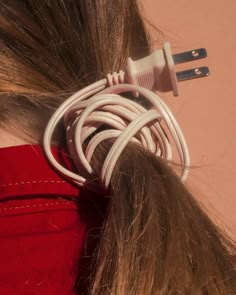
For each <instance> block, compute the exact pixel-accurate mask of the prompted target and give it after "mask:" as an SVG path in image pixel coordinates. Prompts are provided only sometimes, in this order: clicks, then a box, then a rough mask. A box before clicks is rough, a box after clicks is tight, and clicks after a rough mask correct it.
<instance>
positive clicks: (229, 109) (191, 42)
mask: <svg viewBox="0 0 236 295" xmlns="http://www.w3.org/2000/svg"><path fill="white" fill-rule="evenodd" d="M142 2H143V6H144V8H145V11H146V12H145V15H146V17H147V19H149V20H150V21H151V22H152V23H153V24H154V25H155V26H157V27H158V28H159V29H161V30H162V32H163V33H164V34H165V36H166V37H165V38H166V39H167V40H169V41H170V43H171V47H172V50H173V53H178V52H182V51H186V50H191V49H195V48H199V47H205V48H206V49H207V51H208V57H207V58H206V59H203V60H200V61H195V62H193V63H188V64H184V65H183V66H178V67H177V69H188V68H192V67H194V66H204V65H206V66H208V67H209V68H210V72H211V75H210V76H209V77H206V78H201V79H196V80H189V81H186V82H181V83H179V92H180V96H179V97H173V95H172V93H165V94H160V96H161V97H162V98H165V100H166V102H167V103H168V104H169V106H171V108H172V110H173V112H174V114H175V115H176V117H177V119H178V121H179V123H180V125H181V127H182V130H183V132H184V134H185V136H186V140H187V142H188V145H189V149H190V153H191V163H192V165H197V166H201V167H199V168H194V169H192V171H191V174H190V177H189V180H188V185H189V187H190V189H191V190H192V191H193V192H194V194H195V195H196V197H197V198H198V199H199V200H200V201H201V203H202V204H203V205H204V206H205V207H206V209H207V210H208V212H209V213H210V215H211V216H212V217H213V218H214V220H215V221H217V223H218V224H220V225H221V226H222V227H223V228H224V229H226V230H227V232H228V233H229V234H230V235H231V236H233V238H234V239H236V165H235V164H236V156H235V152H236V136H235V134H236V94H235V93H236V79H235V76H236V14H235V11H236V2H235V0H227V1H206V0H198V1H191V0H178V1H173V0H163V1H157V0H143V1H142ZM153 37H154V38H155V39H157V40H158V38H159V37H158V34H157V33H155V32H154V31H153ZM155 46H156V47H157V45H155Z"/></svg>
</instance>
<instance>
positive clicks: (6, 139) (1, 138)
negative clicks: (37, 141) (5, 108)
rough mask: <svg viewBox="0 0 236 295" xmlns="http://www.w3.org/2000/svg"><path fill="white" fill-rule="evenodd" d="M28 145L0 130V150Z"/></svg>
mask: <svg viewBox="0 0 236 295" xmlns="http://www.w3.org/2000/svg"><path fill="white" fill-rule="evenodd" d="M23 144H29V142H27V141H26V140H24V139H22V138H20V137H18V136H17V135H15V134H12V133H10V132H9V131H6V130H3V129H0V148H4V147H10V146H17V145H23Z"/></svg>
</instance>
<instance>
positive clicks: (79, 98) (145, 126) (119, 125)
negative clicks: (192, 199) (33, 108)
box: [44, 71, 190, 187]
mask: <svg viewBox="0 0 236 295" xmlns="http://www.w3.org/2000/svg"><path fill="white" fill-rule="evenodd" d="M124 81H125V74H124V72H123V71H120V72H119V73H113V74H109V75H108V77H107V79H103V80H101V81H98V82H96V83H94V84H92V85H90V86H88V87H86V88H84V89H82V90H79V91H78V92H76V93H75V94H73V95H72V96H71V97H70V98H68V99H67V100H66V101H65V102H64V103H63V104H62V105H61V106H60V107H59V108H58V109H57V110H56V112H55V113H54V115H53V116H52V117H51V119H50V121H49V123H48V125H47V128H46V131H45V134H44V149H45V153H46V155H47V157H48V159H49V161H50V162H51V164H52V165H53V166H54V167H55V168H56V169H57V170H58V171H59V172H60V173H61V174H62V175H64V176H65V177H67V178H68V179H70V180H71V181H73V182H74V183H76V184H77V185H79V186H83V185H84V184H85V183H86V178H85V177H83V176H82V175H79V174H76V173H74V172H72V171H70V170H68V169H66V168H65V167H63V166H62V165H60V164H59V163H58V162H57V161H56V159H55V158H54V157H53V154H52V152H51V148H50V145H51V140H52V135H53V132H54V130H55V127H56V125H57V124H58V123H59V121H60V120H61V119H62V118H63V117H64V124H65V127H66V133H67V143H68V148H69V152H70V156H71V158H72V159H73V162H74V164H75V166H76V167H77V169H78V171H81V170H84V169H85V171H86V172H87V173H89V174H92V173H93V168H92V167H91V164H90V161H91V158H92V156H93V153H94V151H95V149H96V147H97V146H98V145H99V143H101V142H102V141H103V140H105V139H108V138H116V140H115V142H114V144H113V145H112V147H111V149H110V151H109V153H108V154H107V157H106V159H105V161H104V163H103V166H102V169H101V180H102V182H103V184H104V185H105V187H108V186H109V182H110V179H111V175H112V171H113V169H114V167H115V164H116V162H117V160H118V159H119V156H120V154H121V153H122V151H123V150H124V148H125V147H126V145H127V144H128V142H129V141H133V142H136V143H138V144H140V145H142V146H143V147H144V148H145V149H147V150H149V151H151V152H152V153H155V154H156V155H157V156H159V157H162V158H164V159H167V160H171V159H172V148H171V145H170V138H168V137H167V132H166V131H167V130H168V134H169V135H168V136H171V137H172V139H173V142H174V143H175V145H176V148H177V151H178V153H179V157H180V161H181V164H182V171H181V179H182V180H183V181H184V180H185V179H186V177H187V175H188V167H189V165H190V158H189V152H188V147H187V144H186V142H185V139H184V136H183V134H182V131H181V129H180V127H179V125H178V123H177V121H176V119H175V118H174V116H173V114H172V112H171V111H170V109H169V108H168V106H167V105H166V104H165V103H164V102H163V101H162V100H161V99H160V97H159V96H157V95H156V94H155V93H154V92H152V91H150V90H148V89H146V88H143V87H141V86H136V85H131V84H123V83H124ZM114 84H115V85H114ZM107 86H109V87H108V88H106V87H107ZM130 91H131V92H133V93H139V94H141V95H142V96H143V97H144V98H145V99H147V101H149V103H151V105H152V107H151V108H149V109H145V108H144V107H143V106H141V105H140V104H139V103H137V102H135V101H133V100H130V99H128V98H125V97H123V96H121V94H122V93H123V92H130ZM101 126H105V127H106V128H105V130H102V131H100V132H98V128H100V127H101ZM166 128H167V130H166ZM88 139H89V142H88V145H87V147H86V149H85V151H84V150H83V143H84V142H85V141H86V140H88Z"/></svg>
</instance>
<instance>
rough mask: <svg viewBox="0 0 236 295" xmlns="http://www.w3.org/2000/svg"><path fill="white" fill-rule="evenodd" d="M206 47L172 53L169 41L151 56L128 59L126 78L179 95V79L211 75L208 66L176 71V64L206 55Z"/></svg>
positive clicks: (153, 88)
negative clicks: (134, 59)
mask: <svg viewBox="0 0 236 295" xmlns="http://www.w3.org/2000/svg"><path fill="white" fill-rule="evenodd" d="M206 56H207V54H206V50H205V49H204V48H201V49H195V50H191V51H187V52H184V53H180V54H175V55H172V52H171V47H170V44H169V42H165V43H164V48H163V49H158V50H156V51H154V52H153V53H151V54H150V55H149V56H147V57H144V58H142V59H140V60H137V61H133V60H132V59H131V58H130V57H129V58H128V61H127V69H126V79H127V80H128V82H129V83H131V84H135V85H140V86H143V87H145V88H148V89H151V90H159V91H162V92H166V91H171V90H172V91H173V94H174V95H175V96H177V95H178V94H179V93H178V81H182V80H188V79H194V78H200V77H204V76H207V75H209V69H208V68H207V67H201V68H197V69H191V70H187V71H182V72H177V73H176V72H175V64H176V63H183V62H187V61H192V60H196V59H200V58H204V57H206Z"/></svg>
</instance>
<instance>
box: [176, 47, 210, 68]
mask: <svg viewBox="0 0 236 295" xmlns="http://www.w3.org/2000/svg"><path fill="white" fill-rule="evenodd" d="M205 57H207V51H206V49H205V48H199V49H194V50H190V51H186V52H181V53H178V54H173V60H174V63H175V64H179V63H183V62H188V61H193V60H197V59H201V58H205Z"/></svg>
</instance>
